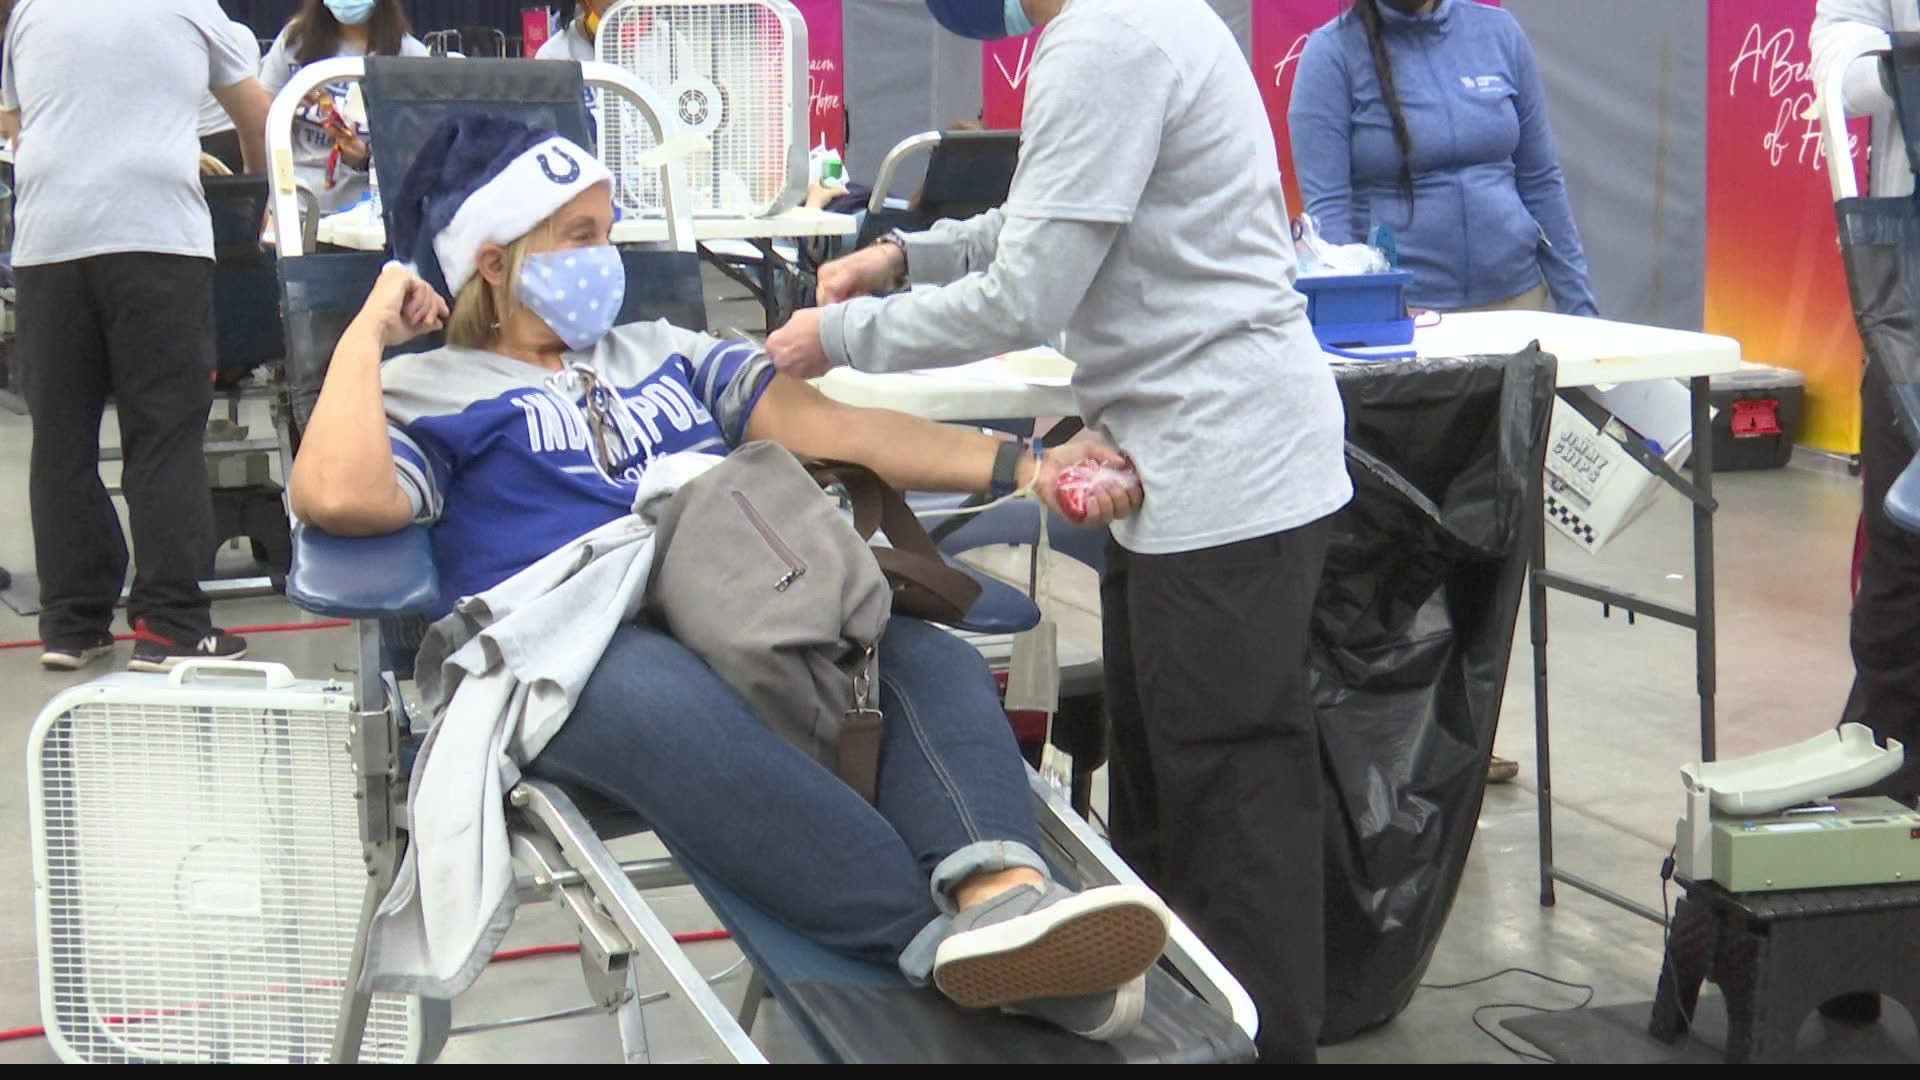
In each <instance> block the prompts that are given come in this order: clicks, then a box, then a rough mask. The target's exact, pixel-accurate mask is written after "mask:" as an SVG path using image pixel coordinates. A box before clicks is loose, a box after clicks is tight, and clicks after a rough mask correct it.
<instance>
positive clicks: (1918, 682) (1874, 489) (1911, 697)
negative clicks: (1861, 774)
mask: <svg viewBox="0 0 1920 1080" xmlns="http://www.w3.org/2000/svg"><path fill="white" fill-rule="evenodd" d="M1860 406H1861V417H1860V422H1861V432H1860V463H1861V472H1862V473H1863V480H1864V488H1865V491H1864V500H1865V507H1864V511H1865V516H1866V533H1867V548H1866V555H1865V558H1864V559H1863V560H1862V562H1861V564H1860V594H1859V595H1858V596H1857V597H1855V598H1854V601H1853V633H1852V638H1853V666H1854V677H1853V693H1852V695H1851V696H1850V697H1849V698H1848V699H1847V708H1846V718H1847V719H1848V720H1853V721H1858V722H1860V723H1864V724H1867V725H1869V726H1871V727H1872V728H1873V730H1874V732H1875V733H1876V734H1878V735H1879V736H1880V737H1881V738H1882V739H1898V740H1900V741H1901V742H1902V743H1904V744H1905V745H1906V746H1907V748H1908V749H1907V763H1906V767H1905V768H1904V769H1902V770H1901V771H1900V772H1899V773H1896V774H1894V776H1893V777H1892V778H1890V779H1889V780H1888V781H1886V782H1885V783H1883V784H1882V785H1880V786H1879V787H1878V788H1876V789H1875V790H1876V791H1877V792H1880V793H1882V794H1888V795H1894V796H1896V797H1901V798H1908V799H1911V798H1914V797H1916V796H1920V751H1916V750H1915V749H1914V748H1915V747H1916V746H1920V536H1916V535H1915V534H1913V533H1910V532H1908V531H1906V530H1905V529H1902V528H1901V527H1900V526H1898V525H1896V524H1894V523H1893V521H1892V520H1891V519H1889V518H1888V517H1887V512H1886V508H1885V502H1886V497H1887V489H1888V488H1890V487H1892V486H1893V482H1894V480H1895V479H1897V478H1898V477H1899V476H1900V473H1901V472H1902V471H1903V470H1904V469H1906V467H1907V465H1908V463H1910V462H1911V461H1912V460H1913V444H1912V443H1911V442H1909V441H1908V436H1907V434H1906V433H1905V432H1903V431H1901V430H1900V426H1899V424H1898V423H1897V422H1896V421H1895V419H1894V412H1893V400H1892V394H1891V387H1890V385H1889V383H1888V381H1887V376H1886V373H1885V372H1883V371H1881V370H1880V368H1879V366H1878V365H1876V364H1868V365H1867V373H1866V378H1865V380H1864V382H1863V383H1862V384H1861V390H1860Z"/></svg>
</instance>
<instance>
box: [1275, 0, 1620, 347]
mask: <svg viewBox="0 0 1920 1080" xmlns="http://www.w3.org/2000/svg"><path fill="white" fill-rule="evenodd" d="M1288 121H1289V124H1290V127H1291V128H1292V132H1293V160H1294V168H1295V170H1296V172H1297V173H1298V175H1299V179H1300V190H1301V193H1302V195H1303V196H1304V198H1305V200H1306V204H1307V211H1308V212H1309V213H1311V214H1312V215H1313V217H1314V219H1315V221H1316V222H1318V224H1319V226H1320V231H1321V233H1322V235H1323V236H1325V237H1326V239H1327V240H1328V242H1330V243H1336V244H1347V243H1361V242H1365V241H1366V240H1367V239H1368V237H1369V235H1370V234H1371V233H1372V231H1373V230H1374V228H1375V227H1377V226H1386V227H1387V228H1389V229H1391V230H1392V231H1393V233H1394V236H1395V239H1396V242H1397V244H1398V246H1399V252H1400V265H1401V268H1402V269H1405V270H1410V271H1412V272H1413V275H1414V287H1413V292H1412V294H1411V296H1410V297H1409V299H1410V300H1411V301H1412V302H1413V303H1414V305H1415V306H1418V307H1423V308H1432V309H1435V310H1439V311H1468V310H1475V309H1488V308H1495V309H1497V308H1537V309H1540V310H1558V311H1562V312H1566V313H1568V314H1573V315H1594V314H1597V310H1596V308H1595V306H1594V302H1593V289H1592V287H1591V286H1590V284H1589V283H1588V280H1587V259H1586V255H1585V253H1584V252H1583V251H1582V250H1581V246H1580V232H1579V229H1578V227H1577V226H1576V225H1575V224H1574V220H1573V209H1572V207H1571V206H1570V205H1569V203H1568V201H1567V187H1566V182H1565V178H1564V177H1563V176H1562V175H1561V172H1560V162H1559V154H1558V152H1557V150H1556V149H1555V147H1554V141H1553V132H1552V131H1551V130H1550V129H1549V127H1548V125H1547V108H1546V98H1545V94H1544V92H1543V91H1542V89H1541V85H1540V72H1539V68H1538V67H1537V66H1536V64H1535V63H1534V57H1533V49H1532V47H1531V46H1530V45H1528V43H1527V38H1526V35H1525V33H1524V32H1522V31H1521V29H1520V25H1519V23H1517V22H1515V21H1514V18H1513V16H1512V15H1510V14H1509V13H1507V12H1506V11H1503V10H1501V9H1499V8H1494V7H1488V6H1486V5H1484V4H1480V3H1474V2H1472V0H1354V3H1353V7H1352V9H1351V10H1349V11H1347V12H1346V13H1345V14H1343V15H1341V16H1340V17H1338V18H1336V19H1334V20H1333V21H1332V22H1330V23H1328V24H1326V25H1325V26H1322V27H1321V28H1320V29H1318V30H1316V31H1314V33H1313V35H1312V37H1311V38H1309V39H1308V41H1307V48H1306V52H1305V54H1304V55H1303V56H1302V57H1301V59H1300V70H1299V73H1298V77H1297V79H1296V80H1295V82H1294V90H1293V102H1292V104H1291V107H1290V108H1289V111H1288Z"/></svg>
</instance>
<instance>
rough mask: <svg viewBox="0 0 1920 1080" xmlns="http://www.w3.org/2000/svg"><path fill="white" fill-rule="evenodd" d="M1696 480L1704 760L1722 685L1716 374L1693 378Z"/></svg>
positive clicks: (1697, 650) (1697, 642)
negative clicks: (1717, 629)
mask: <svg viewBox="0 0 1920 1080" xmlns="http://www.w3.org/2000/svg"><path fill="white" fill-rule="evenodd" d="M1691 389H1692V397H1693V483H1694V486H1695V487H1697V488H1699V489H1700V493H1701V494H1702V495H1704V496H1706V500H1705V501H1706V503H1707V505H1702V504H1701V503H1700V502H1695V503H1694V505H1693V616H1694V619H1695V627H1694V635H1693V641H1694V668H1695V678H1696V680H1697V682H1698V684H1699V689H1700V760H1701V761H1712V760H1713V759H1714V749H1715V748H1714V742H1715V739H1714V695H1715V693H1716V692H1717V690H1718V683H1719V678H1718V672H1719V661H1718V655H1719V653H1718V649H1719V642H1718V640H1717V639H1716V637H1715V633H1714V621H1715V620H1714V584H1713V511H1712V510H1711V509H1710V508H1709V507H1710V506H1711V503H1712V498H1713V409H1712V393H1713V380H1712V379H1710V378H1707V377H1706V376H1700V377H1698V378H1695V379H1694V380H1693V381H1692V386H1691Z"/></svg>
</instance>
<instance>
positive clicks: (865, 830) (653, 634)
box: [532, 618, 1046, 978]
mask: <svg viewBox="0 0 1920 1080" xmlns="http://www.w3.org/2000/svg"><path fill="white" fill-rule="evenodd" d="M880 704H881V709H882V711H883V712H884V713H885V714H886V729H885V736H884V738H883V739H882V742H881V751H880V780H879V793H878V798H877V801H876V804H874V805H869V804H868V803H867V802H866V801H865V800H864V799H862V798H861V797H860V796H859V795H857V794H855V793H854V791H853V789H851V788H849V787H847V786H846V785H845V784H843V783H842V782H841V781H840V780H839V778H837V777H835V776H834V775H833V774H832V773H831V772H829V771H827V770H826V769H825V768H823V767H822V766H820V765H819V764H818V763H817V762H815V761H814V760H813V759H812V758H810V757H808V756H807V755H806V754H805V753H803V752H801V751H800V750H799V749H797V748H795V747H793V746H791V745H789V744H787V743H786V742H785V741H783V740H782V739H780V737H778V736H777V735H775V734H773V732H772V731H770V730H769V729H768V728H767V727H766V725H764V724H762V723H761V722H760V721H759V719H758V718H756V717H755V716H754V714H753V712H752V711H751V710H750V709H749V708H748V706H747V704H746V702H744V701H742V700H741V698H740V696H739V695H738V694H736V693H734V691H733V689H732V688H731V687H729V686H727V685H726V684H725V683H724V682H722V681H721V680H720V678H719V676H717V675H715V674H714V673H713V672H712V670H710V669H709V668H708V667H707V666H706V664H704V663H702V662H701V661H700V659H699V657H697V656H695V655H694V654H693V653H691V652H689V651H688V650H687V649H686V647H685V646H683V645H681V644H680V643H679V642H677V641H674V640H673V639H672V638H670V637H668V636H667V635H666V634H665V633H664V632H662V631H660V630H658V629H656V628H653V627H649V626H625V627H622V628H621V629H620V630H619V631H618V632H617V633H616V634H615V635H614V638H613V641H612V643H611V644H609V645H608V646H607V651H606V653H605V654H604V655H603V656H602V657H601V659H600V663H599V666H598V667H596V668H595V669H594V673H593V677H592V678H591V679H590V680H588V682H587V686H586V689H585V691H583V692H582V694H581V696H580V701H579V703H578V704H577V705H576V706H575V708H574V711H573V715H572V717H571V718H569V719H568V720H567V723H566V725H565V726H564V727H562V728H561V729H560V733H559V734H558V735H557V736H555V737H554V739H553V741H552V742H551V743H549V744H548V745H547V748H546V750H545V751H544V752H542V753H541V755H540V757H539V758H538V759H536V760H535V761H534V763H533V768H532V772H533V773H535V774H536V775H539V776H544V777H546V778H547V779H550V780H556V781H559V782H562V783H568V784H575V785H578V786H581V787H585V788H588V789H590V790H592V791H594V792H596V793H598V794H600V795H601V796H603V797H605V798H608V799H612V800H614V801H617V802H619V803H621V804H622V805H625V806H628V807H631V808H632V809H633V810H635V811H636V812H638V813H639V814H640V815H641V816H643V817H644V818H645V819H646V820H647V822H648V824H650V825H651V826H652V827H653V828H654V830H655V831H656V832H657V833H658V834H659V836H660V838H661V839H662V840H663V841H665V842H666V843H667V844H668V845H670V846H672V847H673V848H674V849H675V850H677V851H679V852H680V853H682V854H684V855H685V856H686V857H687V858H688V859H691V860H692V861H693V862H695V863H698V864H699V865H700V866H701V867H702V868H703V869H705V870H706V871H708V872H709V873H712V874H714V875H716V876H717V877H719V878H720V879H721V880H723V881H725V882H726V883H727V884H728V886H729V887H731V888H732V889H734V890H735V891H737V892H738V893H740V895H741V896H743V897H745V898H746V899H747V900H749V901H751V902H752V903H753V904H754V905H756V906H757V907H759V908H761V909H762V910H764V911H766V912H768V913H769V914H772V915H774V916H777V917H778V918H780V919H781V920H782V921H784V922H786V923H787V925H789V926H791V927H793V928H794V929H795V930H798V931H800V932H801V933H803V934H806V935H807V936H808V937H810V938H812V939H813V940H815V941H818V942H820V943H821V944H823V945H825V946H827V947H828V948H831V949H835V950H837V951H840V952H843V953H846V954H849V955H851V956H855V957H858V958H860V959H863V960H868V961H871V962H875V963H885V964H892V963H896V962H901V959H902V953H903V952H906V951H907V947H908V946H909V944H912V943H914V941H915V938H916V937H919V938H920V939H921V941H922V943H923V944H922V946H921V947H920V948H916V949H915V950H914V952H915V954H916V955H917V954H919V953H922V952H925V951H926V944H925V943H927V942H929V940H930V939H932V938H934V937H937V934H938V931H939V930H940V928H941V927H942V925H943V923H944V916H945V915H947V914H951V912H952V911H953V906H952V902H951V899H950V894H951V890H952V888H953V886H954V885H957V884H958V883H959V882H961V881H964V880H965V879H966V878H967V877H970V876H972V875H973V874H977V873H981V872H986V871H993V870H1004V869H1011V868H1018V867H1025V868H1030V869H1035V870H1039V871H1040V872H1042V873H1045V872H1046V868H1045V865H1044V863H1042V862H1041V860H1040V857H1039V855H1038V854H1036V853H1037V852H1038V851H1039V850H1040V847H1041V840H1040V828H1039V825H1038V823H1037V822H1036V820H1035V818H1034V813H1033V797H1032V795H1031V793H1030V792H1029V789H1028V787H1027V777H1026V765H1025V763H1024V762H1023V761H1022V760H1021V758H1020V751H1019V748H1018V747H1017V746H1016V745H1015V744H1014V741H1013V733H1012V731H1011V729H1009V728H1008V726H1007V720H1006V714H1005V713H1004V712H1003V711H1002V710H1001V707H1000V700H999V697H998V696H997V694H996V693H995V690H994V686H993V681H992V679H991V677H990V676H989V674H988V672H987V668H986V663H985V661H984V660H982V659H981V657H980V654H979V653H978V652H976V651H975V650H974V649H973V647H972V646H970V645H968V644H967V643H966V642H963V641H961V640H960V639H959V638H956V637H954V636H953V635H952V634H949V633H947V632H945V631H943V630H939V629H936V628H934V627H932V626H929V625H927V624H926V623H924V622H921V621H919V620H917V619H905V618H895V619H894V620H893V621H892V622H891V623H890V624H889V625H888V627H887V632H886V635H885V637H884V638H883V639H882V640H881V642H880ZM926 966H927V962H926V961H925V960H924V959H922V960H919V961H916V962H909V963H907V964H903V967H905V968H906V969H907V970H908V974H909V975H912V976H915V977H916V978H921V977H924V974H925V968H926ZM916 968H918V969H919V970H916Z"/></svg>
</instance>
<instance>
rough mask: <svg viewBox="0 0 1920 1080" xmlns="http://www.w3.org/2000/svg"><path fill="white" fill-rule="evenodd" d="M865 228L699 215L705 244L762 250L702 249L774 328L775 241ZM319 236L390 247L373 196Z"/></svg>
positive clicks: (342, 243) (623, 228)
mask: <svg viewBox="0 0 1920 1080" xmlns="http://www.w3.org/2000/svg"><path fill="white" fill-rule="evenodd" d="M859 227H860V224H859V219H857V218H855V217H854V216H853V215H852V214H834V213H829V212H827V211H825V210H814V209H811V208H809V207H805V206H796V207H793V208H792V209H789V210H783V211H781V212H780V213H778V214H769V215H768V216H766V217H695V218H694V219H693V238H694V240H696V241H697V242H699V243H700V244H702V245H707V244H716V243H723V242H736V243H746V244H751V245H752V246H753V248H754V250H755V251H757V252H758V253H759V269H758V272H757V273H752V272H750V271H748V270H745V269H743V268H742V267H741V266H740V264H739V263H738V262H736V261H733V260H729V259H725V258H721V257H719V256H716V255H715V254H714V253H712V252H711V251H707V250H706V249H705V248H704V247H703V249H702V250H703V253H704V254H705V256H706V258H707V260H708V261H709V262H711V263H713V264H714V265H715V266H716V267H718V268H719V269H720V270H721V271H722V272H724V273H725V274H726V275H727V276H728V277H730V278H732V279H733V280H735V281H737V282H739V283H740V284H741V285H743V286H745V287H746V288H748V289H750V290H752V291H753V292H754V293H755V294H756V296H757V298H758V299H759V300H760V304H761V307H762V309H763V310H764V311H766V313H767V326H768V329H772V327H773V325H774V322H775V320H776V318H777V313H778V309H779V302H778V300H779V298H778V296H777V295H776V290H775V286H774V276H773V275H774V271H775V270H776V269H777V268H778V266H779V264H780V263H782V262H784V261H785V260H784V259H783V258H782V257H781V256H780V254H779V253H778V252H777V251H775V250H774V242H775V241H778V240H819V239H827V238H833V237H844V236H852V235H853V234H854V233H855V232H857V231H858V230H859ZM318 239H319V241H320V243H322V244H331V245H333V246H334V247H342V248H350V249H352V250H354V251H380V250H382V249H384V248H385V247H386V246H387V230H386V225H385V223H384V222H382V221H381V220H380V215H379V214H376V213H374V211H373V203H372V202H370V201H369V202H362V203H359V204H358V205H355V206H351V207H348V208H347V209H345V210H342V211H340V212H339V213H337V214H329V215H328V216H326V217H324V218H322V219H320V229H319V234H318ZM666 239H667V222H666V219H665V218H654V217H646V218H626V219H623V220H621V221H616V222H614V224H613V242H614V243H616V244H658V243H665V242H666ZM756 278H757V280H755V279H756Z"/></svg>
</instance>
